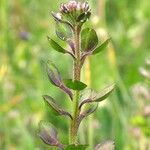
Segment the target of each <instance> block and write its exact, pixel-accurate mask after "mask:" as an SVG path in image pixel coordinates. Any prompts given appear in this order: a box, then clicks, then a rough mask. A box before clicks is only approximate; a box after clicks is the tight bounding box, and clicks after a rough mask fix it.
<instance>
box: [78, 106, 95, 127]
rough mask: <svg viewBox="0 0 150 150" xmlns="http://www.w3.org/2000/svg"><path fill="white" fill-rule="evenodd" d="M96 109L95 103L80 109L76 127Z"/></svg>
mask: <svg viewBox="0 0 150 150" xmlns="http://www.w3.org/2000/svg"><path fill="white" fill-rule="evenodd" d="M97 107H98V104H97V103H88V104H87V105H86V106H85V107H84V108H82V109H81V110H80V114H79V117H78V127H79V125H80V123H81V121H82V120H83V119H84V118H85V117H87V116H89V115H90V114H92V113H93V112H94V111H95V110H96V109H97Z"/></svg>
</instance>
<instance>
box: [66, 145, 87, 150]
mask: <svg viewBox="0 0 150 150" xmlns="http://www.w3.org/2000/svg"><path fill="white" fill-rule="evenodd" d="M86 148H87V145H68V146H67V147H66V148H65V150H86Z"/></svg>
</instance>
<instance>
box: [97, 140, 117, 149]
mask: <svg viewBox="0 0 150 150" xmlns="http://www.w3.org/2000/svg"><path fill="white" fill-rule="evenodd" d="M114 149H115V144H114V141H111V140H108V141H105V142H103V143H100V144H98V145H97V146H96V147H95V148H94V150H114Z"/></svg>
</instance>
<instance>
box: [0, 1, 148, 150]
mask: <svg viewBox="0 0 150 150" xmlns="http://www.w3.org/2000/svg"><path fill="white" fill-rule="evenodd" d="M62 2H64V1H63V0H62V1H60V0H55V1H54V0H44V1H42V0H1V1H0V149H1V150H44V149H53V148H49V147H47V146H45V145H44V144H43V143H42V141H41V140H40V139H39V137H38V136H37V129H38V123H39V122H40V120H47V121H51V122H52V123H53V124H55V126H56V127H57V128H58V129H59V135H60V138H61V140H62V141H63V142H64V143H66V142H67V140H68V131H67V129H68V127H67V125H68V121H67V120H64V118H61V117H57V118H56V117H55V116H53V115H52V114H51V113H50V112H49V110H48V108H47V107H46V106H45V105H44V103H43V99H42V95H43V94H49V95H51V96H53V97H55V99H57V102H58V104H60V105H63V106H64V107H66V109H68V110H69V106H70V102H69V100H65V99H67V97H66V95H65V94H64V93H62V92H60V91H59V90H58V89H57V88H56V87H53V86H52V85H51V84H50V83H49V81H48V79H47V76H46V73H45V71H44V69H43V64H42V61H46V60H48V59H50V60H52V61H53V62H54V63H55V64H56V66H57V67H58V68H59V70H60V72H61V74H62V76H63V77H64V78H69V77H71V75H72V71H71V70H72V61H71V58H69V57H68V55H63V54H59V53H57V52H56V51H54V50H53V49H52V48H51V47H50V45H49V43H48V41H47V38H46V36H47V35H49V36H51V37H53V38H54V39H55V31H54V30H55V29H54V28H55V27H54V25H55V24H54V21H53V19H52V17H51V16H50V12H51V11H52V10H53V11H57V8H58V7H59V4H60V3H62ZM89 3H90V4H91V7H92V16H91V20H90V21H89V23H87V26H89V25H90V26H92V27H93V28H94V29H95V30H96V31H97V33H98V36H99V40H100V41H104V40H105V39H107V37H111V39H112V40H111V43H110V44H109V47H108V49H107V50H105V51H103V52H102V53H100V54H98V55H96V56H92V57H90V58H89V62H90V66H89V67H90V69H87V67H86V64H85V66H84V69H83V72H82V79H83V81H84V82H85V83H89V82H90V83H91V87H92V88H94V89H96V90H100V89H102V88H103V87H104V86H106V85H107V84H110V83H112V82H113V81H114V82H116V84H117V88H116V90H115V91H114V92H113V94H112V95H111V96H110V97H109V99H108V100H106V101H105V102H103V103H101V104H100V105H99V109H98V110H97V111H96V113H95V114H94V117H93V120H92V129H93V132H94V137H93V142H94V145H96V144H97V143H99V142H102V141H105V140H108V139H112V140H114V141H115V145H116V148H115V149H116V150H149V149H150V82H149V81H150V80H149V79H150V76H149V75H150V58H149V57H150V10H149V8H150V7H149V4H150V3H149V0H143V1H142V0H132V1H131V0H89ZM62 44H64V43H62ZM64 46H65V45H64ZM60 58H61V59H60ZM141 67H142V68H141ZM145 72H146V73H147V74H146V75H145ZM88 73H89V74H91V77H90V79H88V80H90V81H87V78H86V75H87V74H88ZM87 124H88V119H85V120H84V122H83V124H82V127H81V129H82V130H80V132H79V137H80V142H81V143H86V142H87V141H88V140H87V139H88V138H87V137H88V132H87V131H88V130H89V129H88V125H87Z"/></svg>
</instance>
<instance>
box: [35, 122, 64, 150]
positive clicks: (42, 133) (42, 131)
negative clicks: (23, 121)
mask: <svg viewBox="0 0 150 150" xmlns="http://www.w3.org/2000/svg"><path fill="white" fill-rule="evenodd" d="M57 134H58V133H57V130H56V128H55V127H54V126H53V125H52V124H50V123H46V122H43V121H42V122H40V124H39V130H38V136H39V137H40V138H41V140H42V141H43V142H44V143H45V144H48V145H51V146H56V147H59V148H60V149H62V150H63V149H64V148H63V145H62V144H61V143H60V142H59V141H58V137H57Z"/></svg>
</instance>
